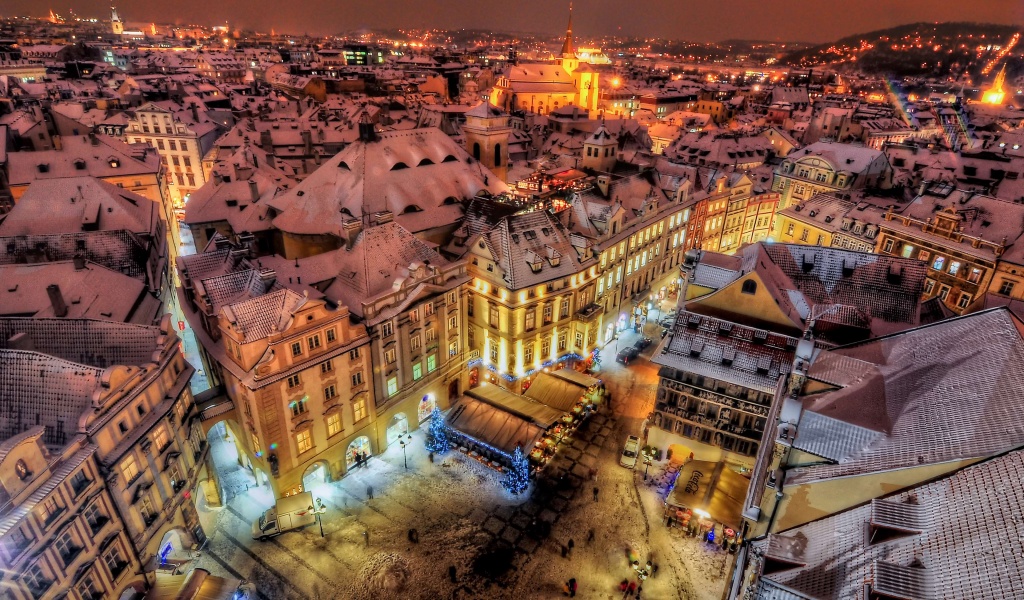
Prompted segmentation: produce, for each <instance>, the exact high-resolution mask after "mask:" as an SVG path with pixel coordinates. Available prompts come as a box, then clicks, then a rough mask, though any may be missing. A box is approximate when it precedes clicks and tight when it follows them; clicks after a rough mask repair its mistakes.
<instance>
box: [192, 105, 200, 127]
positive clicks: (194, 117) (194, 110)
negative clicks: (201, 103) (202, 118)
mask: <svg viewBox="0 0 1024 600" xmlns="http://www.w3.org/2000/svg"><path fill="white" fill-rule="evenodd" d="M192 120H193V121H195V122H196V123H198V122H199V107H198V106H196V103H195V102H193V103H192Z"/></svg>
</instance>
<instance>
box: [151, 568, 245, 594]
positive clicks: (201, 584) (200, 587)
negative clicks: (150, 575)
mask: <svg viewBox="0 0 1024 600" xmlns="http://www.w3.org/2000/svg"><path fill="white" fill-rule="evenodd" d="M239 583H241V582H239V581H238V580H237V579H229V578H225V577H215V576H213V575H210V573H209V572H208V571H206V570H205V569H193V570H192V572H191V573H189V574H188V575H168V574H163V573H158V574H157V575H156V584H155V585H154V586H153V588H152V589H151V590H149V593H148V594H146V600H231V599H232V598H234V596H235V592H236V591H237V590H238V585H239Z"/></svg>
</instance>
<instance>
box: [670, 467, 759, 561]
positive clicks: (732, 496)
mask: <svg viewBox="0 0 1024 600" xmlns="http://www.w3.org/2000/svg"><path fill="white" fill-rule="evenodd" d="M749 485H750V480H749V479H748V478H747V477H746V476H745V475H743V474H742V473H740V471H739V470H738V468H735V467H733V466H731V465H730V464H728V463H724V462H710V461H702V460H691V461H688V462H686V464H684V465H683V467H682V468H681V469H680V470H679V475H678V477H676V480H675V482H674V483H673V485H672V488H671V490H670V491H669V494H668V497H667V498H666V500H665V522H666V523H667V524H668V526H669V527H673V528H677V529H678V530H679V531H680V532H681V533H683V534H684V535H690V536H699V537H701V538H703V539H704V540H705V541H707V542H709V543H714V544H717V545H723V546H724V545H729V546H730V547H735V546H737V545H738V544H739V543H740V541H741V539H740V537H741V535H742V533H741V531H742V530H741V529H740V527H741V525H742V522H743V519H742V505H743V498H744V497H745V496H746V493H747V487H748V486H749Z"/></svg>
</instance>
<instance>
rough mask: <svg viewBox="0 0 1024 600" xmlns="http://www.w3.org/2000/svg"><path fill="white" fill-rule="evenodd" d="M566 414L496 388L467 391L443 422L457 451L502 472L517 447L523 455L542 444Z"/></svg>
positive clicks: (488, 387)
mask: <svg viewBox="0 0 1024 600" xmlns="http://www.w3.org/2000/svg"><path fill="white" fill-rule="evenodd" d="M565 416H566V413H564V412H562V411H559V410H556V409H554V408H551V407H549V406H546V405H545V404H542V403H540V402H537V401H536V400H533V399H531V398H526V397H525V396H520V395H518V394H513V393H512V392H509V391H508V390H504V389H502V388H500V387H498V386H496V385H485V386H480V387H477V388H473V389H471V390H467V391H466V393H465V394H463V395H462V396H461V397H460V398H459V399H458V400H457V401H456V403H455V405H454V406H453V407H452V409H451V410H450V411H449V413H448V417H447V419H446V422H447V425H448V428H449V430H450V431H451V432H452V434H453V437H454V438H455V444H456V446H457V447H458V449H459V450H460V451H462V452H464V453H465V454H466V455H467V456H469V457H471V458H474V459H476V460H479V461H480V462H482V463H484V464H487V465H488V466H490V467H492V468H495V469H498V470H504V469H506V468H508V466H509V465H510V463H511V459H512V454H513V453H514V452H515V449H516V446H519V447H520V448H522V450H523V452H527V453H528V452H530V450H531V449H533V448H535V447H539V446H541V445H542V440H544V439H545V438H546V437H547V436H548V435H550V431H551V430H554V429H556V428H559V427H560V426H561V425H562V424H563V423H564V418H565Z"/></svg>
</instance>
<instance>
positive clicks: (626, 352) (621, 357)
mask: <svg viewBox="0 0 1024 600" xmlns="http://www.w3.org/2000/svg"><path fill="white" fill-rule="evenodd" d="M638 356H640V351H639V350H637V349H636V348H635V347H634V346H629V347H626V348H623V349H622V350H619V353H618V354H616V355H615V360H616V361H618V362H620V363H622V364H624V365H628V364H629V361H631V360H633V359H635V358H636V357H638Z"/></svg>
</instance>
